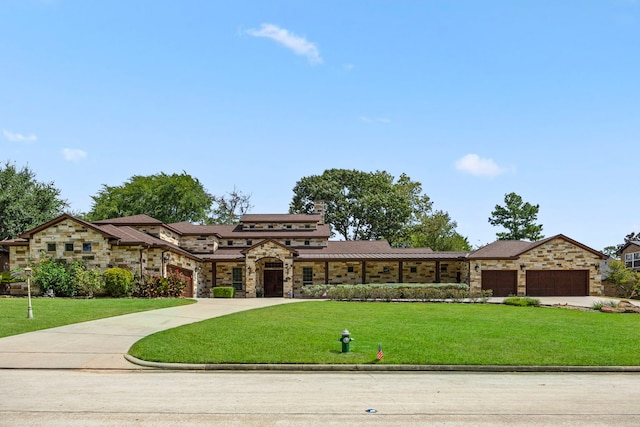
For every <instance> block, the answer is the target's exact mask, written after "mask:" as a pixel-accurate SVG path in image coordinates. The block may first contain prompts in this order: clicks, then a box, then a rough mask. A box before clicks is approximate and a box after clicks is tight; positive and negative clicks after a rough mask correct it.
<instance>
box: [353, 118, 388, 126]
mask: <svg viewBox="0 0 640 427" xmlns="http://www.w3.org/2000/svg"><path fill="white" fill-rule="evenodd" d="M360 120H362V121H363V122H365V123H381V124H384V125H387V124H389V123H391V119H389V118H387V117H368V116H360Z"/></svg>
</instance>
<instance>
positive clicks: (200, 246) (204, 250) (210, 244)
mask: <svg viewBox="0 0 640 427" xmlns="http://www.w3.org/2000/svg"><path fill="white" fill-rule="evenodd" d="M225 243H226V242H225ZM180 247H182V248H184V249H186V250H188V251H191V252H194V253H198V254H212V253H214V252H215V251H216V250H217V249H218V239H216V237H215V236H206V237H205V236H201V237H198V236H184V237H182V239H180Z"/></svg>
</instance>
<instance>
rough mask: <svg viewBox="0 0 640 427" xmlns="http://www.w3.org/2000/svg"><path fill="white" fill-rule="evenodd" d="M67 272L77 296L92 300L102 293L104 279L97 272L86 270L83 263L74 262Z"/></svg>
mask: <svg viewBox="0 0 640 427" xmlns="http://www.w3.org/2000/svg"><path fill="white" fill-rule="evenodd" d="M69 272H70V275H71V281H72V283H73V284H74V286H75V288H76V294H77V295H78V296H84V297H88V298H93V297H94V296H95V295H96V294H99V293H101V292H102V291H103V289H104V277H103V275H102V273H100V271H99V270H92V269H88V268H87V267H86V265H84V264H83V263H81V262H74V263H72V264H71V268H70V269H69Z"/></svg>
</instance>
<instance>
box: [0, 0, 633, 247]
mask: <svg viewBox="0 0 640 427" xmlns="http://www.w3.org/2000/svg"><path fill="white" fill-rule="evenodd" d="M0 18H1V24H0V52H1V59H0V64H1V66H0V132H1V134H0V161H1V162H2V164H3V166H4V164H5V162H10V163H14V164H15V165H16V166H18V167H23V166H28V167H29V168H30V169H31V170H32V171H33V172H35V174H36V179H37V180H39V181H44V182H53V183H54V184H55V186H56V187H57V188H59V189H60V190H61V197H62V198H64V199H66V200H67V201H68V203H69V204H70V209H71V210H72V211H76V212H86V211H89V210H90V209H91V206H92V202H93V200H92V198H91V196H92V195H96V194H97V193H98V191H100V190H101V189H102V188H103V186H104V185H109V186H119V185H123V184H124V183H125V182H126V181H127V180H129V179H130V178H131V177H132V176H134V175H152V174H158V173H161V172H164V173H167V174H172V173H182V172H186V173H188V174H190V175H192V176H193V177H195V178H197V179H198V180H200V182H201V183H202V184H203V186H204V187H205V188H206V189H207V191H209V192H210V193H211V194H214V195H218V196H222V195H224V194H226V193H228V192H230V191H232V190H233V189H234V188H235V189H238V190H240V191H241V192H242V193H244V194H247V195H250V196H251V203H252V205H253V208H252V210H251V213H287V212H288V209H289V203H290V202H291V200H292V198H293V188H294V186H295V184H296V182H297V181H298V180H300V179H301V178H303V177H306V176H311V175H320V174H322V172H323V171H325V170H327V169H331V168H344V169H355V170H361V171H370V172H373V171H387V172H388V173H390V174H392V175H393V176H395V177H396V178H397V177H399V176H400V175H401V174H402V173H405V174H407V175H408V176H409V177H410V178H411V179H412V180H414V181H418V182H420V183H421V184H422V190H423V194H426V195H428V196H429V197H430V198H431V200H432V201H433V204H434V205H433V206H434V209H439V210H444V211H447V212H448V213H449V214H450V216H451V218H452V219H453V220H455V221H456V222H457V225H458V228H457V230H458V232H459V233H461V234H462V235H464V236H467V237H468V239H469V242H470V243H471V244H472V245H474V246H479V245H484V244H487V243H490V242H492V241H494V240H495V238H496V233H497V232H500V231H504V230H503V229H502V228H500V227H496V226H492V225H491V224H489V222H488V218H489V216H490V215H491V212H492V211H493V209H494V208H495V206H496V205H497V204H504V196H505V194H507V193H511V192H515V193H517V194H519V195H520V196H522V198H523V200H524V201H526V202H529V203H531V204H534V205H535V204H538V205H540V211H539V214H538V223H539V224H542V225H543V230H542V233H543V234H544V235H545V236H547V237H549V236H553V235H556V234H560V233H561V234H564V235H566V236H568V237H570V238H572V239H574V240H577V241H579V242H581V243H583V244H585V245H587V246H589V247H592V248H594V249H597V250H602V249H603V248H604V247H606V246H609V245H615V244H618V243H621V242H622V241H623V239H624V236H625V235H627V234H628V233H630V232H632V231H636V232H638V231H640V198H639V197H638V196H637V195H638V191H637V189H636V190H634V188H635V187H633V186H632V185H631V184H630V183H629V182H628V181H633V180H634V179H635V178H633V177H634V176H635V175H637V167H638V166H637V164H638V162H637V158H638V155H637V151H638V149H639V147H640V0H563V1H557V0H535V1H534V0H519V1H513V0H484V1H477V0H457V1H450V0H414V1H408V0H406V1H403V0H387V1H383V0H377V1H376V0H371V1H345V0H339V1H338V0H323V1H317V2H307V1H297V0H296V1H293V0H292V1H282V0H269V1H263V0H255V1H249V0H234V1H226V2H222V1H195V0H180V1H163V0H153V1H146V0H126V1H121V0H110V1H103V2H98V1H86V0H0Z"/></svg>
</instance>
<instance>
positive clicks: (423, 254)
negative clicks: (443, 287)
mask: <svg viewBox="0 0 640 427" xmlns="http://www.w3.org/2000/svg"><path fill="white" fill-rule="evenodd" d="M317 207H318V208H317V210H316V212H315V213H313V214H246V215H243V216H242V218H241V219H240V223H239V224H237V225H196V224H191V223H187V222H180V223H174V224H163V223H162V222H161V221H158V220H156V219H154V218H151V217H149V216H147V215H134V216H130V217H124V218H115V219H109V220H101V221H94V222H87V221H83V220H81V219H78V218H75V217H73V216H71V215H68V214H64V215H61V216H59V217H58V218H55V219H53V220H51V221H49V222H47V223H45V224H42V225H40V226H39V227H36V228H34V229H32V230H29V231H27V232H25V233H24V234H22V235H21V236H20V237H19V238H17V239H13V240H4V241H1V242H0V246H4V247H5V248H8V249H9V264H10V268H11V269H17V268H23V267H25V266H27V264H29V263H32V262H36V261H37V260H38V259H39V258H40V257H42V256H52V257H56V258H66V259H68V260H70V261H72V260H78V259H81V260H84V261H85V262H86V263H87V265H88V266H89V267H93V268H99V269H102V270H104V269H107V268H111V267H123V268H128V269H130V270H132V271H133V272H134V273H137V274H139V275H146V274H155V275H166V274H167V271H173V270H178V271H180V272H182V273H183V274H184V275H186V276H187V277H188V278H189V280H190V283H189V284H188V287H187V290H186V291H185V294H184V295H185V296H187V297H194V296H197V297H209V296H211V293H212V292H211V289H212V288H213V287H216V286H233V287H234V288H235V289H236V295H237V296H239V297H249V298H253V297H257V296H258V297H260V296H264V297H281V296H284V297H292V298H295V297H299V296H301V289H302V287H303V286H304V285H312V284H314V285H317V284H360V283H366V284H368V283H468V284H469V285H470V286H471V288H472V289H474V290H481V289H493V291H494V295H496V296H507V295H538V296H542V295H601V293H602V284H601V280H600V275H599V274H598V271H599V266H600V262H601V261H602V260H603V259H604V258H605V256H604V255H603V254H602V253H600V252H598V251H595V250H593V249H590V248H588V247H586V246H584V245H582V244H580V243H578V242H576V241H574V240H571V239H569V238H568V237H566V236H563V235H558V236H554V237H551V238H547V239H544V240H541V241H539V242H522V241H497V242H494V243H491V244H489V245H487V246H485V247H483V248H481V249H478V250H476V251H473V252H434V251H432V250H431V249H428V248H392V247H391V246H390V245H389V243H388V242H386V241H334V240H329V237H330V234H331V232H330V228H329V225H328V224H325V223H324V219H323V218H324V213H323V208H322V204H318V205H317ZM22 291H23V287H21V286H18V285H16V286H14V289H13V291H12V292H13V293H20V292H22Z"/></svg>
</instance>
